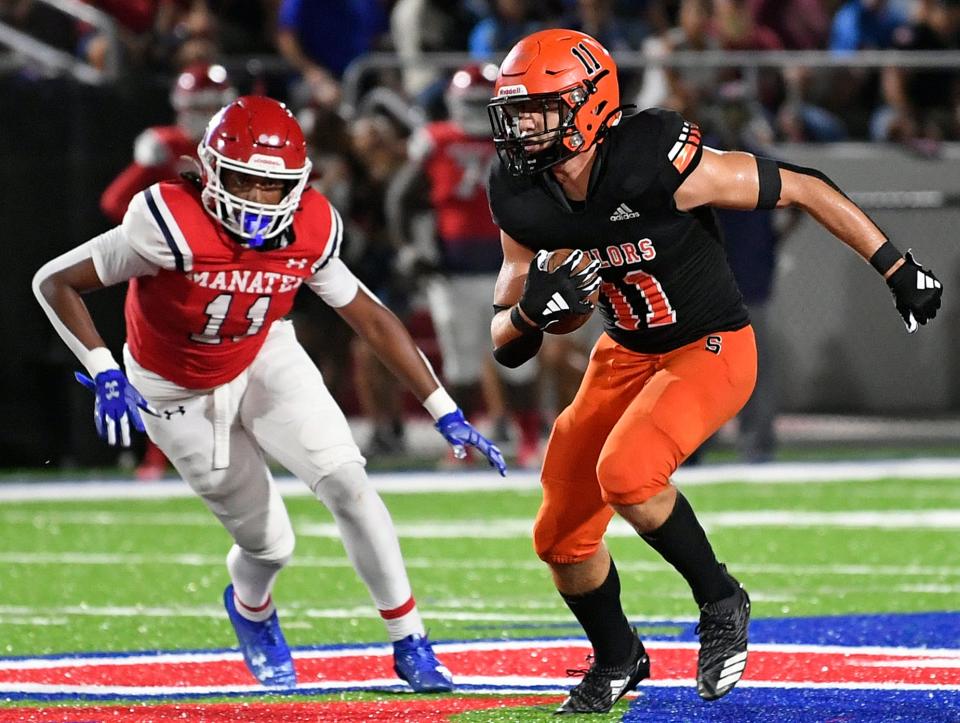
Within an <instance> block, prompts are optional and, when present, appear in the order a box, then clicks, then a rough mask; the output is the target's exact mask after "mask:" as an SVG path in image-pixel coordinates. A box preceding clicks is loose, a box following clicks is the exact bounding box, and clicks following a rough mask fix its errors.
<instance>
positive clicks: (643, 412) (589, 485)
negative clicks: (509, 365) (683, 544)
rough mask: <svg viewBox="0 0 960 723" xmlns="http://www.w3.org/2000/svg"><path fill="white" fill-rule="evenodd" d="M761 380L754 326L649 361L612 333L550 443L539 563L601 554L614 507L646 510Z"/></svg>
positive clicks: (536, 536) (537, 542) (537, 537)
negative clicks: (644, 505)
mask: <svg viewBox="0 0 960 723" xmlns="http://www.w3.org/2000/svg"><path fill="white" fill-rule="evenodd" d="M756 377H757V348H756V344H755V343H754V337H753V328H752V327H750V326H747V327H744V328H743V329H738V330H737V331H726V332H719V333H716V334H711V335H709V336H706V337H704V338H702V339H699V340H698V341H695V342H693V343H691V344H687V345H686V346H682V347H680V348H679V349H674V350H673V351H670V352H667V353H665V354H639V353H637V352H633V351H630V350H628V349H625V348H624V347H622V346H621V345H619V344H617V343H616V342H614V341H613V340H612V339H611V338H610V337H609V336H607V335H606V334H603V335H602V336H601V337H600V339H599V340H598V341H597V343H596V345H595V346H594V348H593V352H592V353H591V355H590V363H589V365H588V366H587V371H586V373H585V374H584V378H583V381H582V382H581V384H580V389H579V390H578V391H577V395H576V397H575V398H574V400H573V402H571V404H570V406H569V407H567V408H566V409H565V410H564V411H563V412H562V413H561V414H560V416H559V417H558V418H557V421H556V422H555V424H554V425H553V432H552V433H551V435H550V441H549V443H548V445H547V452H546V458H545V459H544V462H543V471H542V473H541V484H542V485H543V501H542V503H541V506H540V512H539V513H538V515H537V521H536V524H535V525H534V531H533V542H534V548H535V549H536V551H537V555H539V556H540V558H541V559H543V560H545V561H547V562H555V563H572V562H580V561H581V560H585V559H587V558H589V557H590V556H591V555H593V554H594V553H595V552H596V551H597V548H598V547H599V546H600V543H601V541H602V539H603V535H604V532H605V531H606V529H607V525H608V524H609V522H610V518H611V517H613V514H614V512H613V509H612V508H611V507H610V505H612V504H616V505H634V504H640V503H642V502H645V501H646V500H648V499H650V498H651V497H653V496H654V495H656V494H657V493H658V492H662V491H663V490H664V489H666V487H667V485H669V483H670V476H671V475H672V474H673V473H674V471H675V470H676V469H677V467H678V466H679V465H680V463H681V462H683V460H685V459H686V458H687V457H688V456H689V455H690V454H692V453H693V451H694V450H696V448H697V447H698V446H700V444H702V443H703V442H704V441H705V440H706V439H707V438H709V437H710V436H711V435H712V434H713V433H714V432H716V431H717V430H718V429H720V427H721V426H723V424H724V423H725V422H727V421H728V420H730V419H732V418H733V417H734V416H735V415H736V414H737V412H738V411H740V408H741V407H742V406H743V405H744V404H746V402H747V399H749V398H750V394H751V393H752V392H753V386H754V383H755V382H756Z"/></svg>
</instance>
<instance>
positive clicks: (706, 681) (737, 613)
mask: <svg viewBox="0 0 960 723" xmlns="http://www.w3.org/2000/svg"><path fill="white" fill-rule="evenodd" d="M724 571H726V568H724ZM728 576H729V575H728ZM729 577H730V580H731V581H732V582H733V584H734V585H736V587H737V591H736V592H735V593H734V594H733V595H731V596H730V597H726V598H724V599H723V600H718V601H717V602H713V603H707V604H706V605H704V606H703V607H702V608H700V624H699V625H697V634H698V635H699V636H700V655H699V657H698V658H697V692H698V693H699V694H700V697H701V698H703V699H704V700H716V699H717V698H720V697H722V696H724V695H726V694H727V693H729V692H730V691H731V690H733V686H735V685H736V684H737V681H739V680H740V678H741V676H743V671H744V669H745V668H746V667H747V626H748V625H749V623H750V597H749V596H748V595H747V591H746V590H744V589H743V585H741V584H740V583H739V582H737V581H736V580H735V579H734V578H733V577H732V576H729Z"/></svg>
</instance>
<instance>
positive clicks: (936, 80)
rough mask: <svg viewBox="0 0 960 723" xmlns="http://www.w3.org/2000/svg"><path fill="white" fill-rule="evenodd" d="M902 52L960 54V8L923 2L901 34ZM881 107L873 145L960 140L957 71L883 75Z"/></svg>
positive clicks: (949, 0) (895, 70) (954, 0)
mask: <svg viewBox="0 0 960 723" xmlns="http://www.w3.org/2000/svg"><path fill="white" fill-rule="evenodd" d="M893 45H894V47H895V48H896V49H898V50H960V2H958V0H919V3H918V6H917V12H916V16H915V17H914V19H913V21H912V22H911V23H909V24H907V25H902V26H901V27H899V28H897V30H896V32H895V33H894V40H893ZM882 88H883V101H884V106H882V107H881V108H880V109H879V110H878V111H877V113H876V114H875V115H874V118H873V122H872V124H871V134H870V135H871V137H872V138H873V139H874V140H892V141H904V142H907V143H911V144H913V145H914V146H915V147H918V142H921V141H928V142H934V143H936V142H939V141H944V140H956V139H958V138H960V72H958V71H957V70H956V69H940V70H938V69H930V68H927V69H922V70H920V69H918V70H909V69H906V68H900V67H896V66H890V67H887V68H884V69H883V71H882Z"/></svg>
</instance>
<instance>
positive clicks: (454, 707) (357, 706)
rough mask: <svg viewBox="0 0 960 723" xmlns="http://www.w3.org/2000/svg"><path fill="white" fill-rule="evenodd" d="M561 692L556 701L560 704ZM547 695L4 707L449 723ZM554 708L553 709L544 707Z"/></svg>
mask: <svg viewBox="0 0 960 723" xmlns="http://www.w3.org/2000/svg"><path fill="white" fill-rule="evenodd" d="M559 701H560V698H559V697H558V698H557V699H556V701H555V703H559ZM546 703H548V701H547V700H545V699H544V698H543V697H542V696H538V697H531V696H526V697H521V696H506V697H497V698H430V697H419V698H417V699H415V700H392V701H391V700H387V701H328V702H322V703H321V702H317V703H311V702H296V703H204V704H186V703H184V704H167V705H150V706H144V705H128V706H122V707H121V706H90V707H85V706H84V707H82V706H74V707H68V708H33V709H28V708H18V709H8V710H0V723H168V722H169V723H173V722H174V721H176V722H177V723H183V721H190V722H191V723H236V722H237V721H256V722H257V723H300V722H301V721H302V722H303V723H306V722H307V721H309V722H310V723H316V722H317V721H338V723H340V722H342V723H349V721H379V720H397V721H418V722H420V723H444V722H445V721H449V720H450V718H451V717H452V716H455V715H457V714H459V713H466V712H468V711H479V710H488V711H491V714H492V715H497V712H501V714H502V710H503V709H509V708H519V707H529V706H534V705H537V706H542V705H545V704H546ZM544 712H545V713H547V712H549V710H548V709H545V710H544Z"/></svg>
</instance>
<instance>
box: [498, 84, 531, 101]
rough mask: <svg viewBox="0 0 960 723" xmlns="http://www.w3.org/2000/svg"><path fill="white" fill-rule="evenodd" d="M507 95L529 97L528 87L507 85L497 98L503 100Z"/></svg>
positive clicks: (501, 89) (499, 91)
mask: <svg viewBox="0 0 960 723" xmlns="http://www.w3.org/2000/svg"><path fill="white" fill-rule="evenodd" d="M505 95H529V93H527V86H525V85H523V84H522V83H521V84H520V85H505V86H503V87H501V88H500V90H498V91H497V97H498V98H502V97H503V96H505Z"/></svg>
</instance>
